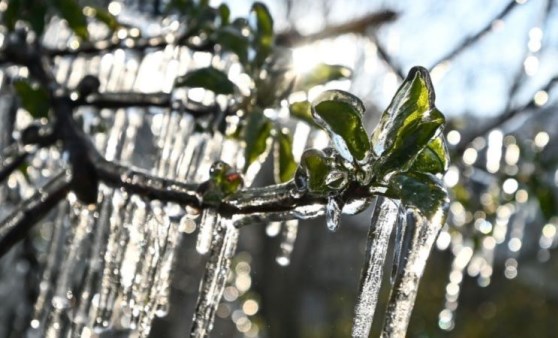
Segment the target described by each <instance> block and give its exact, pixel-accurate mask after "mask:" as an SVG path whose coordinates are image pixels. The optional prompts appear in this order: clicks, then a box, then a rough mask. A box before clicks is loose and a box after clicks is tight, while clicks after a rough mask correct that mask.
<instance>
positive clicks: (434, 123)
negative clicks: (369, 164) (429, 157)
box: [372, 67, 445, 176]
mask: <svg viewBox="0 0 558 338" xmlns="http://www.w3.org/2000/svg"><path fill="white" fill-rule="evenodd" d="M434 99H435V96H434V89H433V87H432V83H431V80H430V76H429V75H428V71H427V70H426V69H424V68H422V67H414V68H412V69H411V71H410V72H409V75H408V76H407V78H406V79H405V81H403V84H402V85H401V87H400V88H399V90H398V91H397V93H396V94H395V96H394V98H393V99H392V101H391V103H390V105H389V107H388V108H387V109H386V111H385V112H384V114H383V115H382V117H381V120H380V123H379V124H378V126H377V127H376V129H375V130H374V132H373V133H372V146H373V150H374V153H375V154H376V155H377V156H379V157H380V159H379V160H378V161H377V162H376V163H375V173H376V174H378V175H380V176H384V175H387V174H389V173H392V172H394V171H399V172H400V171H406V170H408V169H409V167H410V166H411V164H412V163H413V161H414V160H415V158H416V157H417V156H418V154H419V153H420V152H421V151H422V149H423V148H424V147H426V145H427V144H429V143H430V141H431V140H432V139H433V138H434V137H436V135H438V134H439V133H440V131H441V130H442V128H443V125H444V123H445V118H444V115H443V114H442V113H440V111H439V110H438V109H436V107H435V106H434Z"/></svg>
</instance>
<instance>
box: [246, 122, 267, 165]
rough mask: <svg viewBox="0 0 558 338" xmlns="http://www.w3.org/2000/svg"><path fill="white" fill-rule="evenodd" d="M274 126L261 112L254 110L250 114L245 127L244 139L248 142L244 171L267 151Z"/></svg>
mask: <svg viewBox="0 0 558 338" xmlns="http://www.w3.org/2000/svg"><path fill="white" fill-rule="evenodd" d="M272 127H273V124H272V123H271V121H270V120H269V119H268V118H267V117H265V115H263V113H261V112H253V113H251V114H250V115H249V116H248V122H247V124H246V127H245V128H244V141H245V142H246V148H245V149H244V158H245V159H246V163H245V165H244V171H246V169H248V167H249V166H250V165H251V164H252V163H254V162H255V161H258V160H260V159H261V157H262V155H263V154H264V153H265V152H266V150H267V148H268V144H269V141H268V140H270V136H271V129H272Z"/></svg>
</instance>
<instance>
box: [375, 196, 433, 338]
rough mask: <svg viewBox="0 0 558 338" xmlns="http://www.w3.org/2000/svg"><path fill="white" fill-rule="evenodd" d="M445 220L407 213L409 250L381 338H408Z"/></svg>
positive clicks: (395, 286) (409, 211)
mask: <svg viewBox="0 0 558 338" xmlns="http://www.w3.org/2000/svg"><path fill="white" fill-rule="evenodd" d="M442 220H443V217H442V216H441V215H439V214H438V213H436V215H435V216H434V217H432V218H431V219H430V220H429V219H428V218H426V217H424V216H423V215H422V214H421V212H420V211H419V210H418V209H416V208H412V207H409V208H408V209H407V225H408V228H407V229H406V231H408V235H409V236H411V237H410V248H409V250H408V252H405V255H406V256H405V257H404V259H403V260H404V265H403V266H402V267H401V269H402V270H401V273H400V275H399V276H398V277H397V278H396V280H395V284H394V287H393V290H392V294H391V296H390V300H389V304H388V307H387V311H386V317H385V321H384V329H383V332H382V337H385V338H387V337H390V338H399V337H405V333H406V331H407V326H408V325H409V320H410V318H411V312H412V310H413V306H414V303H415V298H416V295H417V291H418V285H419V281H420V278H421V277H422V273H423V272H424V267H425V265H426V261H427V259H428V256H429V254H430V250H431V248H432V245H433V244H434V241H435V240H436V236H437V235H438V232H439V231H440V229H441V227H442V224H441V223H442Z"/></svg>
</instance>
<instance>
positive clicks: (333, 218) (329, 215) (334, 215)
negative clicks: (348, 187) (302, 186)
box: [326, 196, 343, 231]
mask: <svg viewBox="0 0 558 338" xmlns="http://www.w3.org/2000/svg"><path fill="white" fill-rule="evenodd" d="M342 207H343V206H342V205H340V203H339V200H338V199H337V198H336V196H330V197H328V199H327V206H326V224H327V228H328V229H329V230H330V231H337V229H338V228H339V219H340V218H341V208H342Z"/></svg>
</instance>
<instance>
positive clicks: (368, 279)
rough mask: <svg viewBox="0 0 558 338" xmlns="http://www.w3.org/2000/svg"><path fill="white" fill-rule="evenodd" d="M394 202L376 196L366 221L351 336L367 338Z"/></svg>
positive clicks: (393, 217) (393, 222)
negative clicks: (362, 263)
mask: <svg viewBox="0 0 558 338" xmlns="http://www.w3.org/2000/svg"><path fill="white" fill-rule="evenodd" d="M398 204H399V203H398V202H396V201H392V200H390V199H389V198H384V197H378V199H377V201H376V206H375V208H374V211H373V214H372V219H371V221H370V230H369V232H368V240H367V243H366V255H365V259H364V265H363V267H362V272H361V277H360V285H359V291H358V298H357V304H356V306H355V315H354V317H353V329H352V337H355V338H357V337H368V335H369V334H370V327H371V326H372V320H373V318H374V312H375V310H376V306H377V303H378V294H379V292H380V287H381V285H382V275H383V269H384V263H385V259H386V253H387V249H388V246H389V238H390V234H391V232H392V229H393V227H394V226H395V225H396V223H397V209H398Z"/></svg>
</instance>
